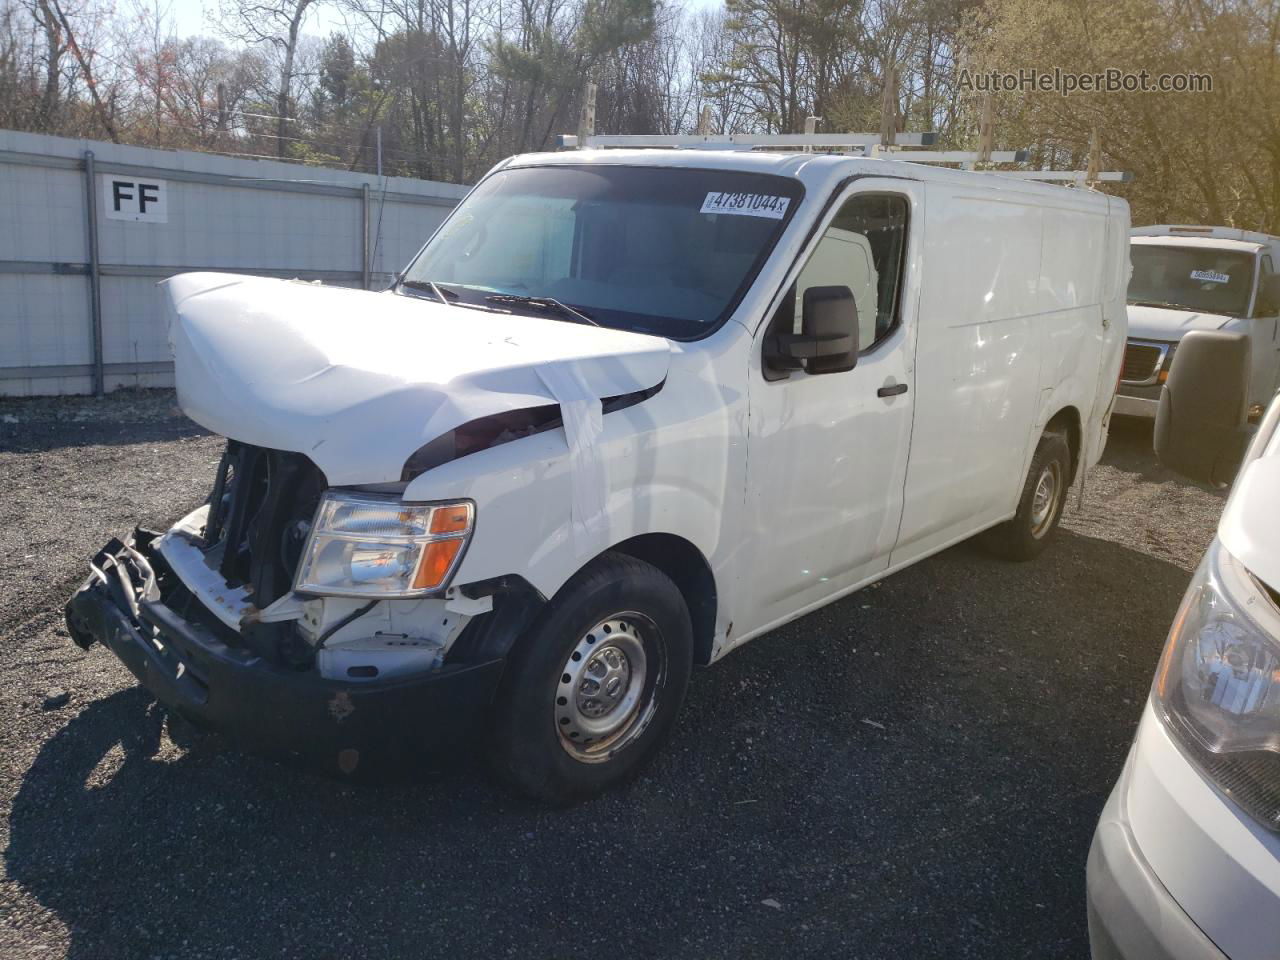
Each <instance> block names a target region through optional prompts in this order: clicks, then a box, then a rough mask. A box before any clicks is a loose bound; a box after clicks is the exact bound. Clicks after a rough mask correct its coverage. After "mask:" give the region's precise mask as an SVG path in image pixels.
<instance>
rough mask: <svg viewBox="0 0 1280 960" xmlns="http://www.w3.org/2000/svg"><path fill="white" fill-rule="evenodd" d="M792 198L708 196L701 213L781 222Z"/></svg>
mask: <svg viewBox="0 0 1280 960" xmlns="http://www.w3.org/2000/svg"><path fill="white" fill-rule="evenodd" d="M790 203H791V198H790V197H771V196H769V195H767V194H763V193H717V192H715V191H713V192H711V193H708V194H707V199H705V200H703V201H702V209H701V210H699V211H698V212H699V213H727V214H733V215H735V216H740V217H768V218H769V219H770V220H781V219H782V218H783V217H784V216H786V213H787V206H788V204H790Z"/></svg>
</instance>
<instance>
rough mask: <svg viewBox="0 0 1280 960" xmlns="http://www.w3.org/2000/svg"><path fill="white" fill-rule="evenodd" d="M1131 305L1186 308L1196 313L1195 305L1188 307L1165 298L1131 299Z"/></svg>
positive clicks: (1168, 308)
mask: <svg viewBox="0 0 1280 960" xmlns="http://www.w3.org/2000/svg"><path fill="white" fill-rule="evenodd" d="M1128 303H1129V306H1131V307H1164V308H1165V309H1166V310H1185V311H1187V312H1188V313H1195V309H1194V308H1193V307H1188V306H1187V305H1186V304H1182V303H1168V302H1167V301H1165V300H1130V301H1128Z"/></svg>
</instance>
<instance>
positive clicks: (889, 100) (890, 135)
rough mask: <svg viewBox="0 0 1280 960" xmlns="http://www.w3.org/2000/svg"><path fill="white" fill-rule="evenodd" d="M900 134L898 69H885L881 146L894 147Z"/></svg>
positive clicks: (881, 113) (889, 66)
mask: <svg viewBox="0 0 1280 960" xmlns="http://www.w3.org/2000/svg"><path fill="white" fill-rule="evenodd" d="M897 135H898V70H897V68H896V67H894V66H893V65H892V64H888V65H886V66H885V70H884V96H883V97H882V98H881V100H880V146H882V147H892V146H893V145H894V142H895V140H896V139H897Z"/></svg>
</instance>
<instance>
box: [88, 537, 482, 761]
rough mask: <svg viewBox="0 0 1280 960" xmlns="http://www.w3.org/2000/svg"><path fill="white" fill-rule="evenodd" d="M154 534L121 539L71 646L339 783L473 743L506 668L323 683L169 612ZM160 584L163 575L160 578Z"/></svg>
mask: <svg viewBox="0 0 1280 960" xmlns="http://www.w3.org/2000/svg"><path fill="white" fill-rule="evenodd" d="M154 536H155V535H154V534H151V533H148V532H146V531H142V530H138V531H135V534H134V536H133V537H131V538H130V539H129V541H128V542H127V543H125V542H121V541H119V540H112V541H111V542H110V543H109V544H107V546H105V547H104V548H103V549H102V550H101V551H99V553H98V555H97V556H96V557H94V559H93V561H92V569H93V573H92V574H91V575H90V577H89V578H88V580H86V581H85V583H84V584H83V585H82V586H81V587H80V588H79V589H78V590H77V591H76V592H75V594H74V595H73V596H72V597H71V600H70V601H69V602H68V603H67V609H66V614H67V627H68V629H69V630H70V633H71V638H72V640H73V641H74V642H75V643H76V644H77V645H78V646H80V647H82V648H84V649H88V648H89V647H90V646H91V645H92V644H93V642H94V641H97V642H99V643H101V644H103V645H104V646H106V647H108V648H109V649H110V650H111V651H112V652H114V653H115V655H116V656H117V657H119V658H120V660H121V661H122V662H123V663H124V664H125V666H127V667H128V668H129V670H130V671H131V672H132V673H133V675H134V676H135V677H137V678H138V680H139V682H140V683H142V685H143V686H145V687H146V688H147V689H148V690H150V691H151V692H152V693H153V694H154V695H155V697H156V699H157V700H159V701H160V702H161V703H163V704H165V706H167V707H169V708H170V709H172V710H174V711H176V712H177V713H179V714H181V715H182V716H184V717H186V718H188V719H189V720H191V721H192V722H193V723H195V724H196V725H197V726H202V727H205V728H207V729H212V730H215V731H217V732H219V733H223V734H225V735H227V736H228V737H229V738H230V739H231V740H232V741H233V742H235V743H236V744H237V745H238V746H240V747H242V748H244V749H246V750H248V751H250V752H253V753H259V754H263V755H266V756H271V757H275V758H278V759H289V760H301V761H303V762H304V763H305V764H306V765H307V766H312V767H316V768H318V769H320V770H322V771H324V772H327V773H330V774H335V775H343V776H347V775H351V774H354V773H356V772H357V770H358V771H360V773H361V774H374V773H375V772H376V773H383V772H392V771H394V769H395V768H396V767H398V766H400V765H402V764H404V763H406V762H414V761H416V760H418V759H420V758H421V756H422V755H423V754H424V753H431V752H444V751H446V750H448V749H449V748H452V747H454V746H458V745H461V744H463V743H465V742H467V741H468V740H469V739H470V736H469V735H470V734H472V733H473V732H475V731H476V730H477V728H478V727H479V725H480V723H481V722H482V718H483V715H484V714H485V713H486V712H487V711H486V708H487V707H488V705H489V704H490V702H491V701H492V699H493V693H494V690H495V689H496V687H497V684H498V680H499V677H500V676H501V673H502V660H501V659H494V660H489V661H486V662H481V663H464V664H454V665H449V664H446V665H445V666H444V667H442V668H441V669H439V670H437V671H434V672H432V673H430V674H425V675H423V676H421V677H411V678H403V679H400V680H394V681H387V682H385V683H379V682H376V681H374V682H357V683H346V682H342V681H336V680H325V679H323V678H321V677H320V676H318V675H317V674H315V673H314V672H311V671H299V670H295V669H290V668H286V667H280V666H276V665H274V664H271V663H268V662H267V661H266V660H264V659H263V658H262V657H260V656H258V655H256V654H254V653H253V652H252V651H249V650H247V649H242V648H237V647H233V646H230V645H228V644H227V643H224V642H223V641H222V640H221V639H219V637H218V636H217V635H215V633H214V632H213V631H212V630H211V629H209V628H206V627H204V626H202V625H201V624H199V623H194V622H192V621H190V620H187V619H184V618H183V617H181V616H179V615H178V614H177V613H175V612H174V610H172V609H171V608H170V607H168V606H166V605H165V603H164V602H163V599H162V598H161V593H162V588H161V587H160V586H158V585H157V578H156V573H159V572H161V571H162V569H163V564H164V560H163V558H162V557H160V556H159V555H158V554H155V553H152V552H151V551H150V549H149V547H150V542H151V540H152V539H153V538H154ZM159 579H160V581H161V582H163V580H164V576H163V575H161V576H160V578H159Z"/></svg>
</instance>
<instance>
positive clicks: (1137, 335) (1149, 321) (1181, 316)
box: [1128, 304, 1234, 343]
mask: <svg viewBox="0 0 1280 960" xmlns="http://www.w3.org/2000/svg"><path fill="white" fill-rule="evenodd" d="M1128 314H1129V336H1130V337H1131V338H1133V339H1135V340H1165V341H1169V342H1172V343H1176V342H1177V341H1179V340H1181V339H1182V337H1183V334H1185V333H1187V332H1188V331H1190V330H1220V329H1221V328H1222V327H1223V326H1225V325H1226V324H1228V323H1230V322H1231V321H1232V320H1233V319H1234V317H1226V316H1223V315H1222V314H1220V313H1192V312H1190V311H1188V310H1170V309H1168V308H1166V307H1140V306H1136V305H1134V304H1130V305H1129V308H1128Z"/></svg>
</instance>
